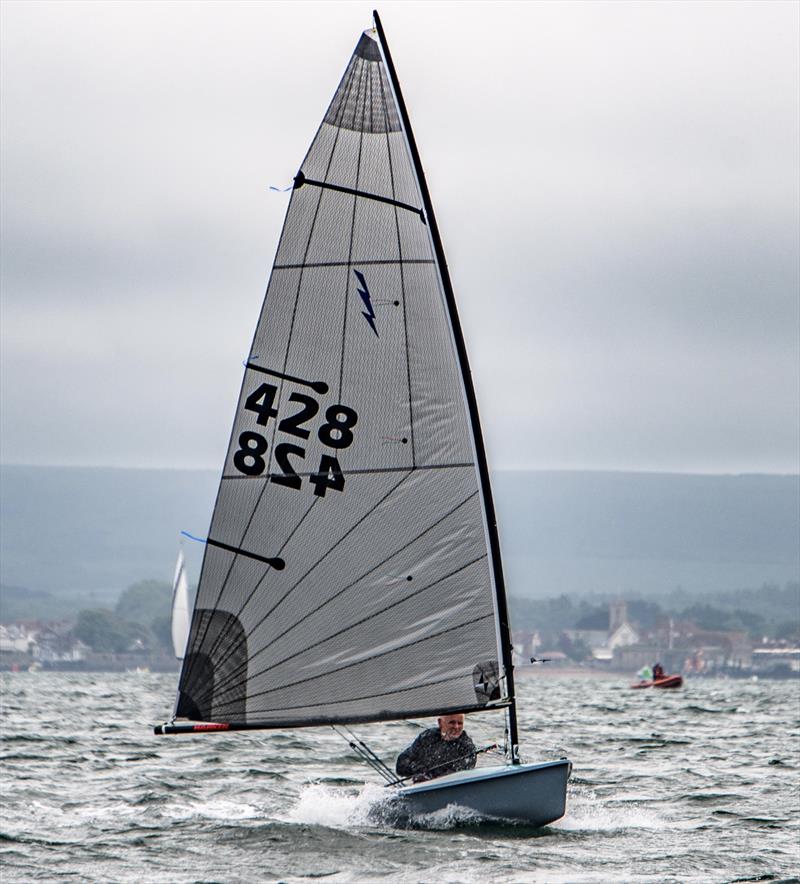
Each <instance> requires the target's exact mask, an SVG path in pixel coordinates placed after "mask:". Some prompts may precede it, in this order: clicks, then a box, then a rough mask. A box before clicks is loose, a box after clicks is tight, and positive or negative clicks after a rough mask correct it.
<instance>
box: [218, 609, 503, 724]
mask: <svg viewBox="0 0 800 884" xmlns="http://www.w3.org/2000/svg"><path fill="white" fill-rule="evenodd" d="M490 617H491V618H494V611H492V613H491V614H482V615H481V616H480V617H473V618H472V620H467V621H466V622H465V623H458V624H456V625H455V626H448V628H447V629H442V630H440V631H439V632H434V633H431V635H426V636H425V637H424V638H419V639H417V640H416V641H413V642H409V643H408V644H407V645H400V646H399V647H397V648H390V649H389V650H388V651H381V652H380V653H379V654H373V655H372V656H371V657H364V659H363V660H355V661H353V662H352V663H346V664H345V665H344V666H339V667H337V668H336V669H329V670H328V671H327V672H325V673H323V675H335V674H336V673H337V672H344V671H345V670H346V669H352V668H353V667H354V666H361V665H362V664H364V663H369V662H370V661H372V660H378V659H379V658H381V657H386V656H388V655H389V654H396V653H397V652H398V651H405V650H407V649H408V648H413V647H414V646H415V645H420V644H423V643H424V642H429V641H432V640H433V639H435V638H441V637H442V636H443V635H448V634H449V633H451V632H455V631H456V630H458V629H463V628H464V627H466V626H472V625H473V624H474V623H480V621H481V620H487V619H489V618H490ZM320 677H321V676H319V675H310V676H308V678H301V679H299V680H298V681H292V682H287V683H286V684H282V685H280V687H276V688H269V689H267V690H264V691H258V692H257V693H255V694H249V695H248V698H247V699H248V701H249V700H253V699H255V698H256V697H263V696H266V695H267V694H274V693H275V691H282V690H286V688H294V687H297V685H299V684H305V683H306V682H309V681H314V680H316V679H318V678H320ZM447 681H450V679H449V678H448V679H447ZM415 687H416V685H415ZM403 690H413V688H400V689H398V690H397V691H388V692H387V693H390V694H392V693H401V691H403ZM358 699H360V698H358V697H354V698H351V702H352V700H358ZM341 702H346V701H341ZM232 703H233V701H229V702H227V703H220V704H218V705H217V704H215V707H216V709H217V710H218V709H219V708H221V707H224V706H230V705H232ZM290 708H291V707H290ZM254 714H255V713H254Z"/></svg>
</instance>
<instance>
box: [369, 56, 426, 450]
mask: <svg viewBox="0 0 800 884" xmlns="http://www.w3.org/2000/svg"><path fill="white" fill-rule="evenodd" d="M378 71H379V76H380V84H381V100H382V104H383V114H384V123H385V128H386V152H387V154H388V157H389V179H390V180H391V182H392V196H393V197H396V196H397V191H396V186H395V181H394V164H393V163H392V142H391V139H390V138H389V124H388V110H387V107H386V90H385V89H384V87H383V65H380V67H379V68H378ZM394 226H395V232H396V234H397V254H398V257H399V259H400V260H399V264H400V303H401V305H402V310H403V343H404V345H405V350H406V386H407V390H408V428H409V429H408V432H409V436H410V442H411V463H412V465H414V466H416V461H417V448H416V443H415V441H414V401H413V398H412V396H411V359H410V357H409V350H408V312H407V305H406V279H405V273H404V272H403V266H404V262H403V242H402V239H401V238H400V219H399V217H398V215H397V208H396V207H395V210H394ZM431 263H434V262H431Z"/></svg>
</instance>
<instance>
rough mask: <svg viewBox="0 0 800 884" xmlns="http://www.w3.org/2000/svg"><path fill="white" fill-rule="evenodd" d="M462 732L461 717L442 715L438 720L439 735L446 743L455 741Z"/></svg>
mask: <svg viewBox="0 0 800 884" xmlns="http://www.w3.org/2000/svg"><path fill="white" fill-rule="evenodd" d="M463 731H464V716H463V715H444V716H443V717H442V718H440V719H439V733H440V734H441V735H442V739H443V740H446V741H447V742H448V743H449V742H450V741H451V740H457V739H458V738H459V737H460V736H461V734H462V732H463Z"/></svg>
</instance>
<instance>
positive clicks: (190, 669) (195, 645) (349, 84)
mask: <svg viewBox="0 0 800 884" xmlns="http://www.w3.org/2000/svg"><path fill="white" fill-rule="evenodd" d="M351 60H352V59H351ZM355 69H356V66H355V65H353V68H352V70H351V72H350V77H349V79H348V82H347V85H346V87H345V95H344V101H343V102H342V105H341V106H340V108H339V116H338V118H337V126H336V135H335V136H334V139H333V145H332V146H331V153H330V156H329V157H328V164H327V167H326V170H325V177H326V178H327V176H328V173H329V172H330V168H331V165H332V163H333V156H334V154H335V153H336V146H337V144H338V143H339V133H340V132H341V128H340V126H339V123H340V122H341V119H342V117H343V115H344V107H345V105H346V103H347V100H348V99H349V97H350V90H351V89H352V86H353V80H354V79H355ZM323 123H324V121H323ZM322 125H323V124H322V123H321V124H320V126H319V128H318V129H317V135H319V131H320V129H321V128H322ZM317 135H315V136H314V141H313V142H312V145H311V147H309V149H308V153H307V154H306V158H307V157H308V155H309V154H310V153H311V150H312V148H313V145H314V143H315V142H316V140H317ZM293 198H294V191H292V199H293ZM321 204H322V192H320V195H319V200H318V201H317V205H316V208H315V210H314V217H313V218H312V221H311V226H310V228H309V232H308V240H307V241H306V247H305V251H304V253H303V260H305V259H306V258H307V257H308V252H309V249H310V248H311V239H312V237H313V235H314V227H315V225H316V223H317V217H318V215H319V210H320V205H321ZM291 208H292V200H290V201H289V207H288V208H287V210H286V218H285V219H284V222H283V231H282V232H281V239H283V232H284V231H285V230H286V220H287V219H288V218H289V212H290V211H291ZM279 248H280V245H279ZM302 284H303V271H302V270H301V271H300V273H299V275H298V280H297V291H296V293H295V302H294V309H293V311H292V319H291V324H290V326H289V332H288V335H287V339H286V353H285V355H284V360H283V370H284V371H286V365H287V363H288V361H289V347H290V345H291V341H292V329H293V328H294V320H295V315H296V313H297V304H298V301H299V298H300V287H301V286H302ZM268 294H269V288H267V295H268ZM267 295H265V296H264V305H266V301H267ZM261 309H262V313H263V311H264V307H263V306H262V308H261ZM257 334H258V327H256V335H257ZM254 342H255V338H254ZM282 386H283V385H281V390H280V391H279V393H278V401H280V396H281V394H282V392H283V390H282ZM242 388H243V389H242V393H243V392H244V381H243V382H242ZM242 393H240V394H239V399H240V401H241V398H242ZM237 409H238V404H237ZM235 426H236V423H235V421H234V427H233V428H232V429H231V441H232V439H233V433H234V429H235ZM276 431H277V422H276V426H275V427H274V428H273V431H272V444H271V445H270V450H269V461H268V467H267V468H268V469H269V464H271V463H272V452H273V449H274V447H275V445H274V443H275V433H276ZM230 447H231V445H230V442H229V443H228V448H229V449H230ZM226 460H227V457H226ZM221 488H222V483H221V482H220V490H221ZM266 489H267V483H266V482H265V483H264V487H263V488H262V489H261V491H260V492H259V495H258V498H257V499H256V502H255V503H254V505H253V511H252V513H251V514H250V518H249V519H248V520H247V523H246V525H245V527H244V531H243V532H242V536H241V540H240V544H241V543H243V542H244V538H245V537H246V535H247V532H248V530H249V529H250V525H251V524H252V521H253V518H254V516H255V514H256V512H257V511H258V507H259V505H260V504H261V499H262V497H263V496H264V492H265V491H266ZM218 501H219V492H217V502H218ZM214 511H215V512H216V504H215V506H214ZM212 524H213V516H212ZM206 551H208V548H207V547H206ZM203 563H204V564H205V557H204V559H203ZM235 564H236V557H235V556H234V557H233V559H231V563H230V566H229V567H228V570H227V572H226V574H225V577H224V579H223V580H222V582H221V584H220V588H219V591H218V593H217V598H216V601H215V602H214V604H213V605H212V608H217V607H219V601H220V599H221V598H222V594H223V592H224V591H225V587H226V586H227V585H228V580H229V579H230V576H231V573H232V572H233V567H234V565H235ZM202 576H203V572H202V569H201V572H200V578H201V582H202ZM199 590H200V587H199V586H198V593H199ZM210 622H211V618H209V619H208V622H207V623H206V624H205V628H204V630H203V638H202V639H201V640H200V642H199V643H197V642H192V646H193V648H197V649H198V650H199V648H201V647H202V646H203V645H204V644H205V640H206V636H207V635H208V628H209V625H210ZM190 659H191V663H190V664H189V667H188V669H187V671H186V679H185V682H186V683H188V682H189V680H190V678H191V677H192V675H193V674H194V668H195V665H196V661H197V660H198V659H199V654H197V652H196V651H195V653H194V655H193V656H192V657H191V658H190ZM180 683H181V684H183V683H184V678H183V672H182V673H181V679H180Z"/></svg>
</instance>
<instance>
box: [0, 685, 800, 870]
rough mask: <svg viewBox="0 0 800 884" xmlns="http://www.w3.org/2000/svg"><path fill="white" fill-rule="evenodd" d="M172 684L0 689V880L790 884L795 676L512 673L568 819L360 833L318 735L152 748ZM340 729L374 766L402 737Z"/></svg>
mask: <svg viewBox="0 0 800 884" xmlns="http://www.w3.org/2000/svg"><path fill="white" fill-rule="evenodd" d="M174 684H175V678H174V677H172V676H168V675H136V674H130V675H122V676H120V675H105V674H102V675H101V674H97V675H93V674H81V675H71V674H60V673H41V672H40V673H16V674H5V675H3V676H2V690H3V706H2V712H3V726H2V765H3V771H2V804H1V805H0V806H1V807H2V814H1V817H0V823H1V829H0V861H1V862H2V866H3V869H2V880H3V882H4V884H10V882H16V881H34V880H53V879H58V878H62V877H65V878H66V877H69V878H72V879H74V880H80V881H120V882H125V881H135V882H149V881H165V882H166V881H169V882H173V881H174V882H191V881H225V882H228V881H230V882H252V881H285V882H295V881H308V880H310V879H323V880H327V881H335V882H341V881H346V882H352V881H365V882H374V881H392V882H428V881H430V882H437V884H444V882H451V881H452V882H455V881H458V882H462V881H475V882H481V884H486V882H507V881H520V882H528V881H530V882H567V881H568V882H592V881H615V882H616V881H626V882H639V881H653V882H671V881H674V882H690V881H697V882H703V884H707V882H732V881H737V882H744V881H789V880H791V881H798V880H800V879H798V878H797V877H793V876H796V875H798V874H800V806H799V805H800V794H799V789H798V785H799V784H800V743H799V742H798V741H799V739H800V738H799V737H798V732H799V725H800V722H798V716H800V702H798V701H799V700H800V696H799V695H800V686H799V685H798V683H797V682H792V683H789V682H764V681H761V682H757V683H751V682H734V681H727V682H725V681H710V680H709V681H690V682H689V683H688V685H687V686H686V687H685V688H684V689H683V690H681V691H676V692H656V691H631V690H628V689H627V683H626V680H625V679H624V678H621V679H619V680H616V681H615V680H597V679H592V680H583V679H579V678H576V677H566V676H564V677H554V676H553V675H552V674H550V676H549V677H546V678H545V677H537V678H535V679H534V678H529V679H521V680H520V682H519V685H518V690H519V694H520V697H521V730H522V733H523V735H524V737H523V739H524V743H523V750H524V752H523V754H524V756H525V758H524V760H547V759H551V758H558V757H560V756H562V755H569V757H570V758H571V759H572V760H573V762H574V764H575V772H574V775H573V778H572V780H571V783H570V787H569V795H568V806H567V816H566V817H565V818H564V819H563V820H562V821H561V822H558V823H556V824H554V825H552V826H549V827H546V828H543V829H539V830H532V829H527V828H525V827H518V826H512V825H502V824H499V823H482V824H481V823H479V822H476V821H475V820H473V819H470V818H469V816H468V815H464V814H460V813H458V812H457V811H449V812H446V813H441V814H438V815H436V816H435V817H433V818H428V819H423V820H420V821H419V824H418V826H417V827H416V828H412V829H393V828H390V827H388V826H386V825H378V824H376V823H374V822H373V821H372V820H371V818H370V815H369V810H370V807H371V806H373V805H374V804H375V802H378V801H380V800H381V798H382V797H383V792H382V787H381V786H380V785H377V784H376V783H375V782H374V780H375V778H374V777H373V776H372V774H371V773H370V772H369V771H365V769H364V768H363V766H362V765H361V764H360V763H359V762H357V761H356V760H355V759H354V758H353V757H352V755H351V753H350V750H349V749H348V747H347V746H346V744H345V743H344V742H342V740H341V739H340V738H339V737H337V736H336V735H335V734H333V733H332V732H331V731H330V730H329V729H319V730H316V729H315V730H303V731H291V732H275V733H270V732H263V733H239V734H213V735H205V736H198V737H155V736H152V731H151V729H150V725H151V724H153V723H156V722H160V721H163V720H164V718H165V714H166V713H167V711H168V709H169V705H170V700H171V698H172V696H173V691H174ZM468 729H469V731H470V733H471V734H472V735H473V737H474V738H476V742H478V743H480V742H483V741H488V740H489V739H490V738H491V737H493V736H495V735H494V734H493V733H490V732H489V731H487V730H486V729H485V728H484V726H483V725H482V724H481V723H480V719H476V718H475V717H473V718H472V719H471V720H468ZM358 731H359V733H360V734H361V735H363V736H365V737H366V738H367V739H368V742H369V743H370V744H371V745H372V746H373V747H374V748H375V749H376V750H377V751H378V752H379V753H380V754H382V755H383V756H384V757H386V758H391V757H392V756H393V754H395V753H396V752H397V751H399V750H400V749H401V748H403V747H404V746H405V745H406V744H407V743H408V742H409V741H410V740H411V739H412V738H413V736H414V735H415V733H416V732H417V731H416V729H415V728H413V727H412V726H411V725H410V724H406V723H393V724H390V725H381V726H377V725H372V726H369V727H366V726H364V727H360V728H359V729H358ZM370 781H372V782H371V783H370Z"/></svg>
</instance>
